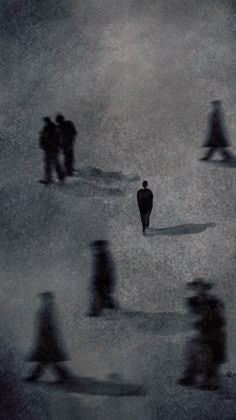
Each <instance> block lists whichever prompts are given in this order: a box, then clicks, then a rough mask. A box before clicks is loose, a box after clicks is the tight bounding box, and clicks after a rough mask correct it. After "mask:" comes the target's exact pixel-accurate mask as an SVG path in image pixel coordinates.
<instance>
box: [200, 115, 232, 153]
mask: <svg viewBox="0 0 236 420" xmlns="http://www.w3.org/2000/svg"><path fill="white" fill-rule="evenodd" d="M230 145H231V144H230V141H229V140H228V138H227V134H226V132H225V128H224V123H223V117H222V112H221V111H220V110H215V111H213V112H212V113H211V115H210V117H209V123H208V133H207V138H206V141H205V143H204V144H203V147H214V148H218V147H229V146H230Z"/></svg>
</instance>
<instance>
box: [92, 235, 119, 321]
mask: <svg viewBox="0 0 236 420" xmlns="http://www.w3.org/2000/svg"><path fill="white" fill-rule="evenodd" d="M91 247H92V250H93V257H94V263H93V264H94V267H93V278H92V302H91V308H90V312H89V315H90V316H99V315H100V314H101V312H102V310H103V309H118V305H117V303H116V302H115V300H114V297H113V293H114V288H115V272H114V264H113V261H112V257H111V254H110V251H109V249H108V242H107V241H103V240H98V241H94V242H92V243H91Z"/></svg>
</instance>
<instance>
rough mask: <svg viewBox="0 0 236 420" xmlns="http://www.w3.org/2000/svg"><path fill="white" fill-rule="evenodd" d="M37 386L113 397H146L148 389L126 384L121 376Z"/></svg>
mask: <svg viewBox="0 0 236 420" xmlns="http://www.w3.org/2000/svg"><path fill="white" fill-rule="evenodd" d="M34 385H36V386H46V387H47V388H49V389H51V390H61V391H64V392H69V393H74V394H89V395H107V396H112V397H128V396H145V395H146V394H147V391H146V389H145V388H144V387H143V386H142V385H138V384H132V383H128V382H124V381H122V380H121V379H120V377H119V375H115V374H114V375H111V377H110V378H109V379H107V380H97V379H95V378H88V377H87V378H84V377H79V376H73V377H72V378H71V379H70V380H67V381H64V382H61V383H57V382H46V381H38V382H35V383H34Z"/></svg>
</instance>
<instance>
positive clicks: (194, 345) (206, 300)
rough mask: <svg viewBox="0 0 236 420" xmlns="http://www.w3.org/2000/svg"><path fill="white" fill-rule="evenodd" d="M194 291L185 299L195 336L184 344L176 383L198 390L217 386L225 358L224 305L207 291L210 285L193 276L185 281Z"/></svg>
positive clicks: (211, 388) (213, 388) (216, 387)
mask: <svg viewBox="0 0 236 420" xmlns="http://www.w3.org/2000/svg"><path fill="white" fill-rule="evenodd" d="M189 286H190V288H191V289H193V290H194V291H195V292H196V294H195V296H192V297H190V298H189V299H188V301H187V302H188V307H189V308H190V311H191V313H192V314H194V315H195V317H196V321H195V323H194V329H195V335H194V336H193V338H192V339H191V340H190V342H189V343H188V346H187V366H186V369H185V372H184V376H183V378H181V379H180V381H179V383H180V384H181V385H186V386H190V385H192V386H197V387H200V388H202V389H208V390H216V389H218V388H219V385H220V381H219V365H220V364H221V363H224V362H225V360H226V344H225V342H226V334H225V317H224V306H223V304H222V303H221V302H220V300H219V299H217V298H216V297H215V296H214V295H212V294H210V293H209V290H210V289H211V288H212V284H210V283H207V282H205V281H204V280H203V279H196V280H194V281H193V282H192V283H190V284H189Z"/></svg>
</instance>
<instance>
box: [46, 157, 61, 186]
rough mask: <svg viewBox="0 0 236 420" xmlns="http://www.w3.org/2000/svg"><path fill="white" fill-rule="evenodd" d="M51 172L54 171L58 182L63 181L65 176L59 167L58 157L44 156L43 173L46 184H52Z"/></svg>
mask: <svg viewBox="0 0 236 420" xmlns="http://www.w3.org/2000/svg"><path fill="white" fill-rule="evenodd" d="M53 170H55V172H56V174H57V178H58V180H59V181H63V180H64V177H65V175H64V171H63V169H62V167H61V164H60V162H59V159H58V157H57V156H50V155H46V156H45V158H44V171H45V181H46V182H47V183H50V182H52V174H53Z"/></svg>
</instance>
